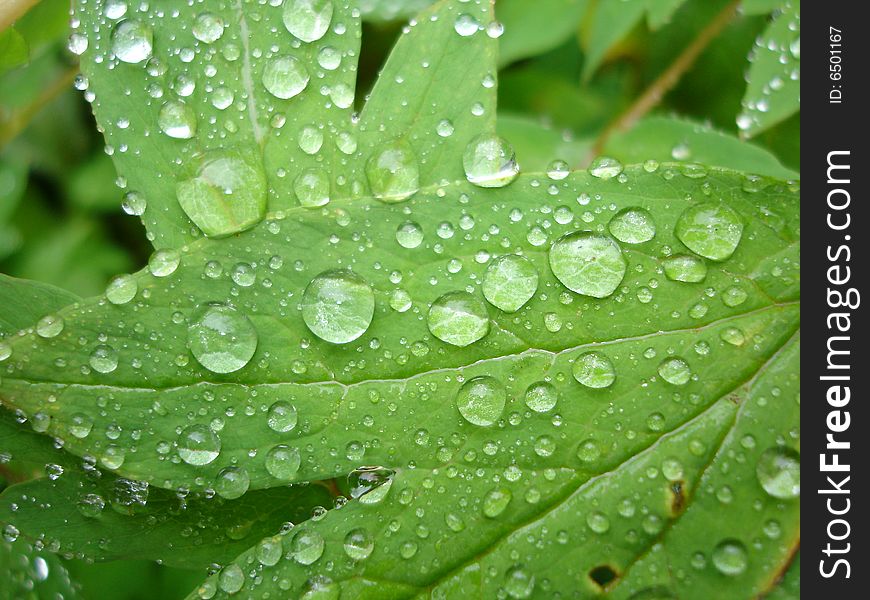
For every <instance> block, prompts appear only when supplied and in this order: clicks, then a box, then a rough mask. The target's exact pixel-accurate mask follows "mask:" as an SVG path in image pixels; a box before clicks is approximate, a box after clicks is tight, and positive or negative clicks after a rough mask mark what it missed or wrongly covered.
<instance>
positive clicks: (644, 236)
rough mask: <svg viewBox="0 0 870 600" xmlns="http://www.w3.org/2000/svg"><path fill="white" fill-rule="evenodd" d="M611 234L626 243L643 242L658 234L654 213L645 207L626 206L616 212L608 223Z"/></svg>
mask: <svg viewBox="0 0 870 600" xmlns="http://www.w3.org/2000/svg"><path fill="white" fill-rule="evenodd" d="M608 228H609V229H610V234H611V235H612V236H613V237H615V238H616V239H617V240H619V241H620V242H623V243H625V244H642V243H643V242H648V241H650V240H651V239H653V238H654V237H655V235H656V224H655V221H653V218H652V215H651V214H650V213H649V211H648V210H646V209H644V208H626V209H624V210H621V211H619V212H618V213H616V214H615V215H614V216H613V218H612V219H611V220H610V224H609V225H608Z"/></svg>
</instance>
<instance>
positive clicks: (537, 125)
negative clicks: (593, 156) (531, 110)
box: [498, 112, 592, 172]
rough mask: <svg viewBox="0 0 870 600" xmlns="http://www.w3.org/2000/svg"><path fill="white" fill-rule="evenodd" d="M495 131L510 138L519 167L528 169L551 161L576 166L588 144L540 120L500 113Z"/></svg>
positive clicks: (541, 167)
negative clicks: (559, 161)
mask: <svg viewBox="0 0 870 600" xmlns="http://www.w3.org/2000/svg"><path fill="white" fill-rule="evenodd" d="M498 133H499V135H502V136H504V137H505V138H507V139H509V140H510V141H511V143H512V144H513V146H514V149H515V150H516V152H517V161H518V162H519V163H520V166H521V167H522V168H523V169H525V170H527V171H532V172H543V171H545V170H546V169H547V167H549V166H550V164H551V163H552V162H553V160H564V161H566V162H567V163H568V164H569V165H579V164H580V163H581V162H582V161H583V159H584V158H585V157H586V154H587V153H588V152H589V150H590V147H591V145H592V144H591V142H589V141H585V140H583V141H581V140H575V139H574V138H573V136H572V135H571V134H570V132H559V131H557V130H556V129H554V128H553V127H552V126H549V125H547V124H544V123H541V122H540V120H535V119H531V118H529V117H525V116H522V115H514V114H505V113H502V112H499V116H498Z"/></svg>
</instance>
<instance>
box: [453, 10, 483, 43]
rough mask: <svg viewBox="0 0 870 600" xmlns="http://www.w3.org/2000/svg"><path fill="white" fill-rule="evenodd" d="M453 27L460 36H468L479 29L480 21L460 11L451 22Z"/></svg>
mask: <svg viewBox="0 0 870 600" xmlns="http://www.w3.org/2000/svg"><path fill="white" fill-rule="evenodd" d="M453 29H454V31H456V33H458V34H459V35H461V36H462V37H468V36H471V35H474V34H475V33H477V32H478V31H479V30H480V23H479V22H478V20H477V19H475V18H474V17H473V16H472V15H470V14H468V13H462V14H460V15H459V16H457V17H456V20H455V21H454V22H453Z"/></svg>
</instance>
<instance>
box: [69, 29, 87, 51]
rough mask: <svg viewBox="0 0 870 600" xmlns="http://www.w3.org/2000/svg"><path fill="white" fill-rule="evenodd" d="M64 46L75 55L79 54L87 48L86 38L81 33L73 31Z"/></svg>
mask: <svg viewBox="0 0 870 600" xmlns="http://www.w3.org/2000/svg"><path fill="white" fill-rule="evenodd" d="M66 47H67V48H68V49H69V51H70V52H72V53H73V54H75V55H76V56H81V55H82V54H84V53H85V50H87V49H88V38H87V36H85V35H82V34H81V33H73V34H72V35H70V36H69V41H68V42H67V45H66Z"/></svg>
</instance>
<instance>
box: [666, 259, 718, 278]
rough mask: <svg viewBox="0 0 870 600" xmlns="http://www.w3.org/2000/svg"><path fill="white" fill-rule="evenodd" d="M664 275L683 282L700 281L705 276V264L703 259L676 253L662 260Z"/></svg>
mask: <svg viewBox="0 0 870 600" xmlns="http://www.w3.org/2000/svg"><path fill="white" fill-rule="evenodd" d="M662 266H663V267H664V270H665V277H667V278H668V279H670V280H671V281H682V282H683V283H700V282H702V281H704V279H705V278H706V277H707V265H706V264H704V261H703V260H701V259H700V258H697V257H695V256H690V255H688V254H676V255H674V256H669V257H667V258H666V259H664V260H663V261H662Z"/></svg>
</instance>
